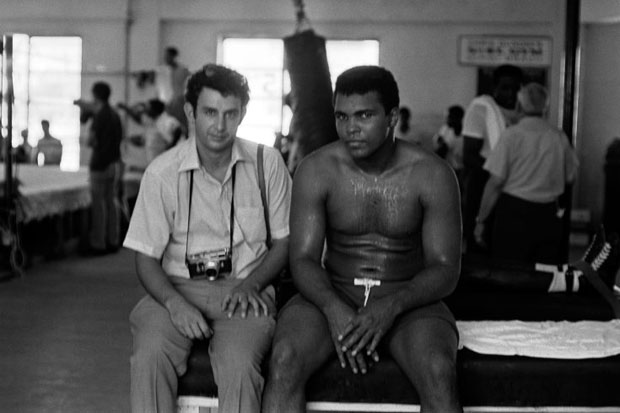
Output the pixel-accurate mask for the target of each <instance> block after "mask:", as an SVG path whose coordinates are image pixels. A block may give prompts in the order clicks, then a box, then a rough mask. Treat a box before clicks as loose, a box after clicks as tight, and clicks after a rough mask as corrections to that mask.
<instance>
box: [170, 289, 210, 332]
mask: <svg viewBox="0 0 620 413" xmlns="http://www.w3.org/2000/svg"><path fill="white" fill-rule="evenodd" d="M166 308H167V309H168V312H169V313H170V319H171V320H172V324H173V325H174V326H175V327H176V329H177V330H179V332H180V333H181V334H183V335H184V336H185V337H187V338H189V339H192V340H194V339H198V340H201V339H207V338H209V337H211V335H212V334H213V333H212V331H211V329H210V328H209V324H207V321H206V320H205V318H204V317H203V316H202V313H201V312H200V311H199V310H198V309H197V308H196V307H194V306H193V305H191V304H190V303H188V302H187V301H185V299H184V298H183V297H180V296H179V297H174V298H172V299H170V301H169V302H168V303H166Z"/></svg>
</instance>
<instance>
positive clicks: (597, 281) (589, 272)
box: [571, 261, 620, 318]
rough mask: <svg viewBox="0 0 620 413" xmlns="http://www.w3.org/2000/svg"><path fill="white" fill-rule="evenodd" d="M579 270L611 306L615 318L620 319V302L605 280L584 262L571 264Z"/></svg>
mask: <svg viewBox="0 0 620 413" xmlns="http://www.w3.org/2000/svg"><path fill="white" fill-rule="evenodd" d="M571 265H572V266H574V267H575V268H577V269H578V270H581V271H582V272H583V273H584V274H585V276H586V278H587V280H588V281H590V284H591V285H592V287H594V289H595V290H596V291H598V293H599V294H600V295H602V296H603V298H604V299H605V301H607V303H608V304H609V305H610V306H611V309H612V310H613V313H614V316H615V318H620V301H618V299H617V298H616V297H615V296H614V293H613V292H612V291H611V289H610V288H609V287H608V286H607V285H606V284H605V283H604V282H603V280H602V279H601V278H600V277H599V275H598V274H597V272H596V271H594V269H592V267H590V265H589V264H588V263H586V262H584V261H577V262H576V263H573V264H571Z"/></svg>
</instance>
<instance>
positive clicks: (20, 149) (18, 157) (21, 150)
mask: <svg viewBox="0 0 620 413" xmlns="http://www.w3.org/2000/svg"><path fill="white" fill-rule="evenodd" d="M21 137H22V143H20V144H19V145H17V147H15V148H13V160H14V161H15V163H30V161H31V160H32V146H30V144H29V143H28V129H24V130H22V131H21Z"/></svg>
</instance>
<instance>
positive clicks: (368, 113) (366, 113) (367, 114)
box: [360, 112, 372, 119]
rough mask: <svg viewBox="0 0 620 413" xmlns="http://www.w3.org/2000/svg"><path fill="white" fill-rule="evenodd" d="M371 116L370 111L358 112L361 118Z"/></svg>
mask: <svg viewBox="0 0 620 413" xmlns="http://www.w3.org/2000/svg"><path fill="white" fill-rule="evenodd" d="M371 116H372V113H370V112H362V113H361V114H360V118H361V119H368V118H370V117H371Z"/></svg>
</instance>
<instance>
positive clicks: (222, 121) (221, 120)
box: [217, 114, 226, 131]
mask: <svg viewBox="0 0 620 413" xmlns="http://www.w3.org/2000/svg"><path fill="white" fill-rule="evenodd" d="M217 130H218V131H224V130H226V116H225V115H224V114H222V115H220V116H218V118H217Z"/></svg>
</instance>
